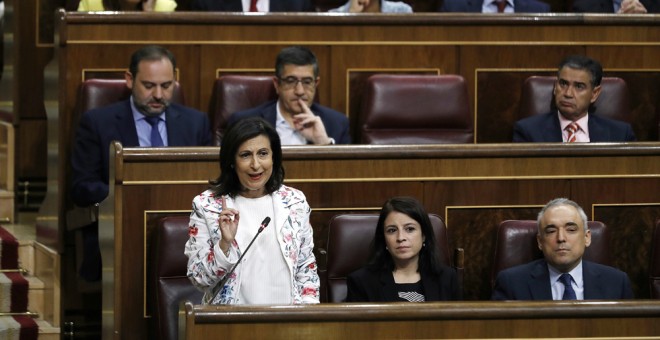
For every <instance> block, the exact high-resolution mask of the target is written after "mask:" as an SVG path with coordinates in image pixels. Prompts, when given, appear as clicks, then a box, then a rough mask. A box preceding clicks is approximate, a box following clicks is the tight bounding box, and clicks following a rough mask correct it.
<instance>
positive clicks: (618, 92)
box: [519, 76, 632, 123]
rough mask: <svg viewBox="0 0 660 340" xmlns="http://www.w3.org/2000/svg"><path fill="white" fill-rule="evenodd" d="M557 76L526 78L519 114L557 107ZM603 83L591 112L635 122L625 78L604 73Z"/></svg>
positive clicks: (539, 112)
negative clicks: (555, 87) (605, 75)
mask: <svg viewBox="0 0 660 340" xmlns="http://www.w3.org/2000/svg"><path fill="white" fill-rule="evenodd" d="M556 80H557V77H555V76H532V77H529V78H527V79H526V80H525V83H524V84H523V88H522V93H521V95H520V96H521V98H520V109H519V118H525V117H529V116H533V115H538V114H544V113H548V112H550V111H555V110H557V108H556V106H555V105H554V95H553V93H552V91H553V88H554V86H555V81H556ZM601 87H602V89H601V92H600V96H598V99H597V100H596V102H595V103H594V104H593V105H592V110H590V112H591V113H592V114H595V115H599V116H602V117H607V118H611V119H616V120H621V121H625V122H628V123H632V122H631V119H632V117H631V114H630V99H629V93H628V86H627V85H626V82H625V81H624V80H623V79H621V78H616V77H603V79H602V80H601ZM592 111H593V112H592Z"/></svg>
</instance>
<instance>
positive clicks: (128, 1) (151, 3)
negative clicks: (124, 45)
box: [78, 0, 176, 12]
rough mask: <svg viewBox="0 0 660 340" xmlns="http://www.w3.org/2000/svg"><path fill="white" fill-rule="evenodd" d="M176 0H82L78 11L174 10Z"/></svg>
mask: <svg viewBox="0 0 660 340" xmlns="http://www.w3.org/2000/svg"><path fill="white" fill-rule="evenodd" d="M174 9H176V1H175V0H80V3H78V12H85V11H89V12H94V11H144V12H174Z"/></svg>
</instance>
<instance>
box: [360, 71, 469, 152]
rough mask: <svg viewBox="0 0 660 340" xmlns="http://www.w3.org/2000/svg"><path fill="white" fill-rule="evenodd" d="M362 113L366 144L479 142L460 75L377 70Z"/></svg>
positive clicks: (362, 138) (465, 89)
mask: <svg viewBox="0 0 660 340" xmlns="http://www.w3.org/2000/svg"><path fill="white" fill-rule="evenodd" d="M361 114H362V115H364V118H363V123H362V126H361V129H362V131H361V136H362V137H361V142H362V143H364V144H447V143H473V142H474V128H473V123H472V117H471V115H470V106H469V102H468V94H467V88H466V86H465V81H464V80H463V78H462V77H461V76H456V75H441V76H432V75H389V74H377V75H373V76H371V77H369V78H368V79H367V83H366V90H365V97H364V100H363V107H362V113H361Z"/></svg>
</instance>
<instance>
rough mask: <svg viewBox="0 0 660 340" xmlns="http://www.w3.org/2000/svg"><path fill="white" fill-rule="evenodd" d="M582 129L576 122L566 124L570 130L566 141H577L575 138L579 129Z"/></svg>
mask: <svg viewBox="0 0 660 340" xmlns="http://www.w3.org/2000/svg"><path fill="white" fill-rule="evenodd" d="M579 129H580V127H579V126H578V125H577V123H576V122H572V123H570V124H568V126H566V131H568V136H567V137H566V143H575V140H576V139H577V134H576V133H577V131H578V130H579Z"/></svg>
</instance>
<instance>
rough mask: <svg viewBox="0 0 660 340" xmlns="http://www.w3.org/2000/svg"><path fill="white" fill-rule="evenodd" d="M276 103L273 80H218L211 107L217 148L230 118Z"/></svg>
mask: <svg viewBox="0 0 660 340" xmlns="http://www.w3.org/2000/svg"><path fill="white" fill-rule="evenodd" d="M275 99H277V92H276V91H275V87H274V86H273V77H272V76H264V75H261V76H256V75H250V76H246V75H227V76H221V77H220V78H218V79H216V80H215V83H214V84H213V94H212V96H211V103H210V107H209V119H210V120H211V131H213V142H214V144H215V145H220V140H221V139H222V135H223V134H224V130H225V129H226V128H227V121H228V120H229V116H231V115H232V114H234V113H236V112H238V111H243V110H247V109H251V108H253V107H257V106H259V105H261V104H264V103H266V102H268V101H271V100H275Z"/></svg>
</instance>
